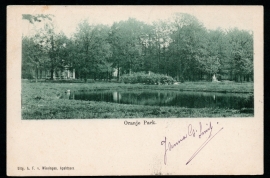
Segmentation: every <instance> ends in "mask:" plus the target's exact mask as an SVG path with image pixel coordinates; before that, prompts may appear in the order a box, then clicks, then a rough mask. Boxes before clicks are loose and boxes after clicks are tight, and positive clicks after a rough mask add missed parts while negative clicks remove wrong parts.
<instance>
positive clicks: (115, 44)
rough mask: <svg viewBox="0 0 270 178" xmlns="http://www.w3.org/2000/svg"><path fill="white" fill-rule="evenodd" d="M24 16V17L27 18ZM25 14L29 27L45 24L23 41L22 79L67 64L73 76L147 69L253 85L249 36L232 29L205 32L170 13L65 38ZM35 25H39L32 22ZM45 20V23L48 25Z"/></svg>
mask: <svg viewBox="0 0 270 178" xmlns="http://www.w3.org/2000/svg"><path fill="white" fill-rule="evenodd" d="M26 17H27V18H26ZM46 18H47V17H46V16H45V17H44V16H31V15H30V16H29V15H27V16H25V17H23V19H26V20H29V21H30V20H31V21H30V22H31V23H40V22H39V21H42V20H44V22H45V21H47V22H46V23H44V24H45V25H44V27H43V28H41V29H39V30H36V33H35V34H33V35H32V36H23V38H22V75H23V77H24V78H27V77H29V76H30V75H32V74H30V72H29V71H30V69H34V70H35V71H36V75H35V78H38V75H39V73H40V71H42V70H47V71H48V70H49V71H50V77H51V79H52V78H53V72H54V71H55V70H63V67H64V66H72V67H73V68H74V69H75V70H76V77H78V78H83V79H87V78H93V79H95V80H96V79H106V80H107V79H111V78H112V73H113V72H115V71H116V76H117V79H118V80H119V78H120V76H121V75H123V74H131V73H134V72H146V73H148V72H149V71H151V72H154V73H158V74H165V75H168V76H172V77H173V78H175V79H176V80H177V81H184V80H189V81H198V80H211V78H212V76H213V75H214V74H215V75H216V77H217V78H218V79H222V80H234V81H253V33H252V32H249V31H245V30H239V29H237V28H234V29H230V30H226V31H225V30H222V29H216V30H208V29H206V28H205V27H204V26H203V24H202V23H201V22H200V21H198V19H197V18H196V17H194V16H192V15H189V14H182V13H179V14H175V15H174V16H173V17H172V18H171V19H169V20H166V21H161V20H160V21H157V22H153V23H152V24H151V25H149V24H146V23H144V22H141V21H138V20H136V19H133V18H129V19H128V20H126V21H120V22H115V23H114V24H113V25H112V26H106V25H102V24H98V25H92V24H89V23H88V21H86V20H85V21H82V22H81V23H79V24H78V26H77V30H76V32H75V33H74V34H73V35H72V36H71V37H70V38H68V37H67V36H65V34H64V33H56V32H55V28H54V25H53V20H52V21H51V19H53V18H52V17H50V18H48V19H49V20H48V19H46ZM36 21H38V22H36ZM48 21H49V22H48Z"/></svg>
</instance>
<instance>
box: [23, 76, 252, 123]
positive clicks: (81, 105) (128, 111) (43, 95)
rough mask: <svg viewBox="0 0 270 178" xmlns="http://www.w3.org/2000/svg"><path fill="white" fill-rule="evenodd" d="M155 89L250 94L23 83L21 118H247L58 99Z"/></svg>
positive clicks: (194, 87) (234, 86) (211, 86)
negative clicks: (65, 95) (67, 93)
mask: <svg viewBox="0 0 270 178" xmlns="http://www.w3.org/2000/svg"><path fill="white" fill-rule="evenodd" d="M130 88H131V89H134V90H136V89H155V90H175V91H178V90H180V91H205V92H206V91H213V92H231V93H252V92H253V84H252V83H230V84H222V83H208V82H198V83H192V82H186V83H182V84H179V85H141V84H122V83H47V82H39V83H30V82H27V81H23V82H22V117H23V119H74V118H82V119H84V118H143V117H147V118H157V117H162V118H175V117H249V116H253V114H250V113H241V112H240V111H239V110H233V109H212V108H201V109H193V108H179V107H159V106H141V105H126V104H117V103H106V102H94V101H79V100H65V99H59V98H60V96H61V94H63V92H64V91H65V90H99V89H111V90H112V89H130Z"/></svg>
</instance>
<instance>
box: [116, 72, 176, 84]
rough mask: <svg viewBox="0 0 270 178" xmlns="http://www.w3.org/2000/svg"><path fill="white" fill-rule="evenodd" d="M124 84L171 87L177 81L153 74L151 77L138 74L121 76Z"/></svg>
mask: <svg viewBox="0 0 270 178" xmlns="http://www.w3.org/2000/svg"><path fill="white" fill-rule="evenodd" d="M120 81H122V82H124V83H143V84H149V85H159V84H163V85H171V84H173V83H174V82H175V81H174V79H173V78H172V77H170V76H166V75H163V74H155V73H151V75H149V74H146V73H143V72H138V73H133V74H125V75H123V76H121V80H120Z"/></svg>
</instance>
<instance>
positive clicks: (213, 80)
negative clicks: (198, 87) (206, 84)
mask: <svg viewBox="0 0 270 178" xmlns="http://www.w3.org/2000/svg"><path fill="white" fill-rule="evenodd" d="M212 82H219V81H218V80H217V78H216V75H215V74H214V75H213V77H212Z"/></svg>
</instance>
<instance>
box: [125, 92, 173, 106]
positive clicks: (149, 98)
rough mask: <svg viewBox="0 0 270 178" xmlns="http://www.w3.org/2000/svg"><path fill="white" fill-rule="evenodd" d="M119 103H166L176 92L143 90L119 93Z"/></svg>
mask: <svg viewBox="0 0 270 178" xmlns="http://www.w3.org/2000/svg"><path fill="white" fill-rule="evenodd" d="M121 96H122V98H121V103H130V104H139V105H166V103H170V102H171V101H172V100H173V99H174V98H175V96H176V93H160V92H154V93H149V92H147V93H146V92H143V93H136V94H134V93H121Z"/></svg>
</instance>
